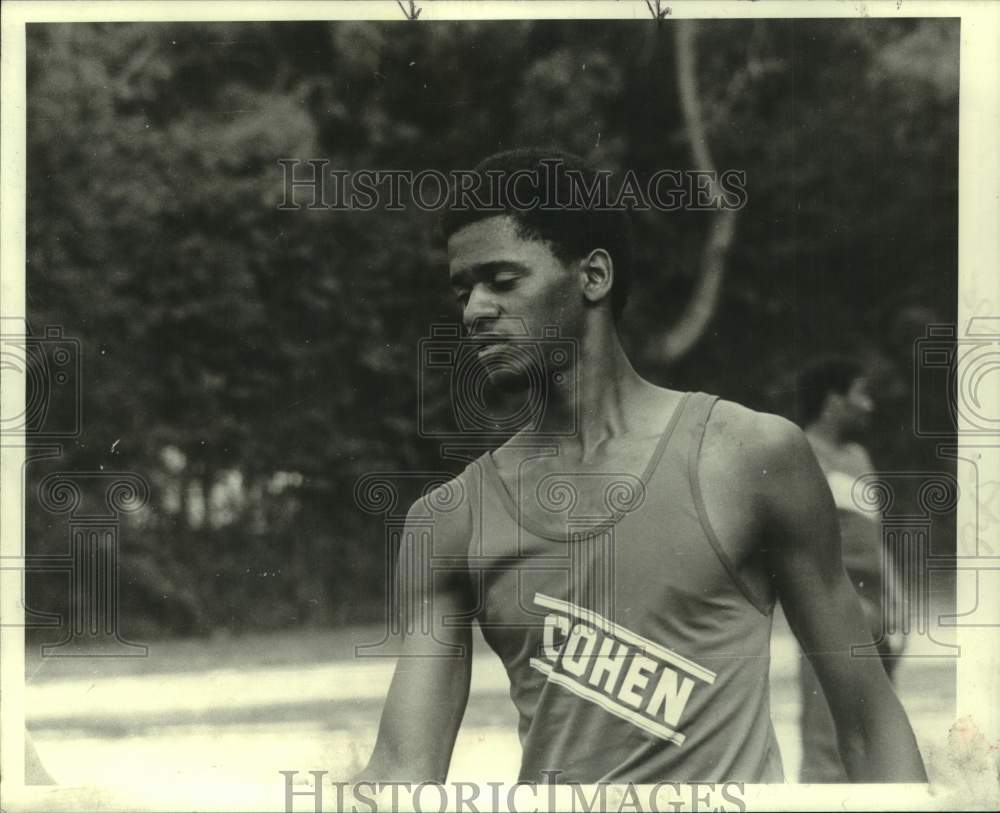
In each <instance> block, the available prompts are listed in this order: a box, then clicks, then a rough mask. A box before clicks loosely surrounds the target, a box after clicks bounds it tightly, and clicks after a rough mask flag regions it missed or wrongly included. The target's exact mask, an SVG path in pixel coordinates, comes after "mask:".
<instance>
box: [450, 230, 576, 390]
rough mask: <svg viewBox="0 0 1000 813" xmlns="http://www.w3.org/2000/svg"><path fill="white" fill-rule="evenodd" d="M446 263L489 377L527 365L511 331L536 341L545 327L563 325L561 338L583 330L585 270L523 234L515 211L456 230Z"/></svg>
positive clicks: (468, 328)
mask: <svg viewBox="0 0 1000 813" xmlns="http://www.w3.org/2000/svg"><path fill="white" fill-rule="evenodd" d="M448 265H449V275H450V277H451V286H452V291H453V292H454V295H455V299H456V301H457V302H458V304H459V307H460V308H461V309H462V321H463V324H464V325H465V327H466V329H467V330H468V331H469V336H470V338H471V339H472V340H473V341H474V342H476V344H477V345H479V344H481V345H482V349H481V350H479V351H478V358H479V360H480V361H481V362H482V363H483V364H484V365H486V367H487V369H488V370H490V371H491V374H490V377H491V379H500V378H504V377H506V376H507V375H510V374H511V373H515V374H516V373H517V372H519V367H521V366H523V364H522V363H521V362H522V361H523V359H521V360H520V361H519V357H520V354H519V353H518V352H517V348H516V346H514V345H511V344H510V340H511V339H512V338H521V339H534V340H537V339H539V338H541V337H542V335H543V332H542V331H543V328H546V327H558V328H559V330H560V333H561V335H562V336H564V337H566V336H576V335H578V334H579V331H580V327H581V324H582V316H583V308H584V304H583V296H582V294H581V288H580V286H581V282H582V279H583V277H582V272H577V271H575V270H574V269H573V268H572V267H571V266H567V265H566V264H564V263H563V262H561V261H560V260H559V258H558V257H556V255H555V254H554V253H553V252H552V249H551V248H549V246H548V244H547V243H545V242H542V241H541V240H532V239H525V238H523V237H521V236H520V235H519V234H518V232H517V226H516V224H515V222H514V220H513V219H512V218H510V217H508V216H506V215H499V216H497V217H490V218H487V219H485V220H480V221H477V222H475V223H471V224H470V225H468V226H465V227H464V228H462V229H459V230H458V231H457V232H455V233H454V234H453V235H452V236H451V238H450V239H449V240H448ZM520 372H523V370H520ZM494 373H495V374H494Z"/></svg>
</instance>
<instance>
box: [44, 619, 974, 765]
mask: <svg viewBox="0 0 1000 813" xmlns="http://www.w3.org/2000/svg"><path fill="white" fill-rule="evenodd" d="M381 637H382V636H381V634H380V630H378V629H375V628H355V629H349V630H341V631H335V632H302V631H296V632H294V633H280V634H270V635H248V636H244V637H239V638H217V639H213V640H175V641H162V642H155V643H152V644H150V649H149V654H148V657H145V658H124V659H123V658H83V657H77V658H41V657H40V656H39V654H38V652H37V651H31V652H29V653H28V656H27V664H26V667H27V676H28V695H27V704H28V708H27V714H28V727H29V730H30V731H31V732H32V736H33V738H34V740H35V742H36V745H37V748H38V752H39V754H40V756H41V758H42V760H43V762H44V763H45V765H46V767H47V768H48V770H49V771H50V773H51V774H52V775H53V777H54V778H55V779H56V780H57V781H58V782H60V783H64V784H115V783H118V782H121V781H122V780H123V778H125V781H132V782H134V781H137V780H138V778H142V779H143V780H145V781H149V782H152V783H157V782H160V783H170V782H192V783H194V782H212V783H234V782H237V783H238V782H262V781H267V780H268V779H269V778H273V779H274V780H275V781H276V782H277V781H281V777H280V776H279V774H278V771H280V770H297V771H301V772H303V774H304V773H305V772H306V771H309V770H321V769H322V770H327V771H329V772H330V776H331V777H334V778H337V777H342V778H346V777H347V776H349V775H350V774H351V773H352V772H353V771H355V770H357V769H359V768H360V767H361V765H362V764H363V761H364V760H365V759H366V757H367V755H368V752H369V749H370V748H371V745H372V742H373V741H374V737H375V730H376V726H377V723H378V718H379V714H380V710H381V705H382V700H383V698H384V694H385V690H386V688H387V686H388V681H389V678H390V676H391V671H392V667H393V661H392V659H390V658H361V659H359V658H356V657H354V648H355V646H357V645H359V644H364V643H374V642H377V641H378V640H379V639H380V638H381ZM476 651H477V653H478V654H477V656H476V659H475V662H474V676H473V692H472V698H471V700H470V703H469V708H468V711H467V713H466V717H465V720H464V722H463V726H462V730H461V734H460V736H459V742H458V745H457V747H456V754H455V759H454V761H453V764H452V773H451V777H450V778H451V779H453V780H459V779H460V780H471V781H486V780H509V781H512V780H513V779H514V778H515V777H516V774H517V765H518V759H519V754H520V748H519V744H518V741H517V736H516V715H515V712H514V708H513V705H512V704H511V702H510V699H509V697H508V695H507V680H506V675H505V674H504V672H503V669H502V667H501V666H500V663H499V661H498V659H497V658H496V657H495V656H494V655H493V654H492V653H491V652H489V651H488V650H487V648H486V645H485V643H484V642H482V641H481V640H480V641H477V650H476ZM917 651H919V647H917V650H915V652H917ZM796 658H797V649H796V646H795V643H794V640H793V639H792V637H791V634H790V632H789V631H788V628H787V625H786V624H785V623H784V621H783V619H781V618H780V616H779V618H778V619H777V621H776V625H775V634H774V640H773V644H772V681H771V682H772V716H773V719H774V723H775V729H776V732H777V735H778V739H779V742H780V745H781V749H782V754H783V758H784V762H785V771H786V774H787V776H788V777H789V779H794V777H795V776H796V775H797V769H798V762H799V759H800V756H799V754H800V749H799V743H798V728H797V718H798V712H799V698H798V685H797V680H796V672H795V669H796ZM954 674H955V673H954V661H953V660H951V659H941V658H926V657H923V658H919V657H915V658H907V659H905V660H904V661H903V663H902V665H901V667H900V669H899V679H898V688H899V693H900V697H901V698H902V700H903V703H904V705H905V706H906V708H907V710H908V713H909V714H910V717H911V720H912V722H913V725H914V728H915V729H916V731H917V734H918V738H919V739H920V741H921V744H922V747H923V748H924V750H925V752H927V753H929V754H933V753H935V751H936V749H937V748H938V743H940V742H941V741H942V740H943V738H944V737H945V736H946V735H947V732H948V729H949V728H950V726H951V725H952V723H953V722H954V692H955V684H954ZM930 761H931V762H933V759H931V760H930ZM930 767H931V770H932V772H933V769H934V768H933V765H931V766H930Z"/></svg>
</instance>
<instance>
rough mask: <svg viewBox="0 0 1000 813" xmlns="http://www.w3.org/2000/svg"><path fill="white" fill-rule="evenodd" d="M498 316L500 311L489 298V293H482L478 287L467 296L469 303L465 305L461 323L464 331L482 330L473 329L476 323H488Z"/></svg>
mask: <svg viewBox="0 0 1000 813" xmlns="http://www.w3.org/2000/svg"><path fill="white" fill-rule="evenodd" d="M499 315H500V309H499V308H498V307H497V304H496V302H494V301H493V300H492V299H491V298H490V296H489V293H488V292H487V291H484V290H483V289H482V287H481V286H479V285H477V286H476V287H475V288H473V289H472V292H471V293H470V294H469V301H468V302H466V303H465V311H464V312H463V314H462V321H463V322H464V324H465V327H466V330H469V331H470V332H475V331H476V330H482V329H483V328H482V327H481V326H480V327H479V328H476V327H475V325H476V323H477V322H490V321H492V320H493V319H496V318H497V317H498V316H499Z"/></svg>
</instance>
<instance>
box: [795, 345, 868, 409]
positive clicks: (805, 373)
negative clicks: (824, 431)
mask: <svg viewBox="0 0 1000 813" xmlns="http://www.w3.org/2000/svg"><path fill="white" fill-rule="evenodd" d="M864 373H865V368H864V365H862V363H861V362H860V361H857V360H856V359H852V358H847V357H845V356H826V357H824V358H821V359H818V360H816V361H814V362H813V363H812V364H810V365H809V366H808V367H806V368H804V369H803V370H802V371H801V372H800V373H799V374H798V377H797V380H796V404H797V412H798V418H799V424H800V425H801V426H803V427H806V426H808V425H809V424H811V423H812V422H813V421H815V420H816V419H817V418H818V417H819V416H820V415H821V414H822V413H823V406H824V405H825V404H826V399H827V396H828V395H830V394H831V393H836V394H837V395H846V394H847V391H848V390H850V388H851V385H852V384H853V383H854V382H855V381H857V380H858V379H859V378H861V377H863V376H864Z"/></svg>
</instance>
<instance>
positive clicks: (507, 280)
mask: <svg viewBox="0 0 1000 813" xmlns="http://www.w3.org/2000/svg"><path fill="white" fill-rule="evenodd" d="M516 284H517V277H494V278H493V287H494V289H496V290H497V291H509V290H510V289H511V288H513V287H514V286H515V285H516Z"/></svg>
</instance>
